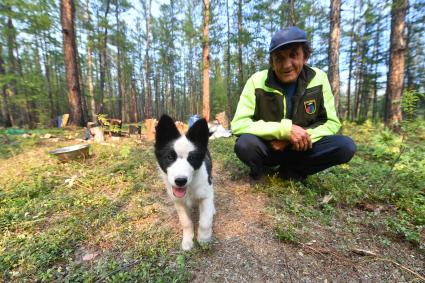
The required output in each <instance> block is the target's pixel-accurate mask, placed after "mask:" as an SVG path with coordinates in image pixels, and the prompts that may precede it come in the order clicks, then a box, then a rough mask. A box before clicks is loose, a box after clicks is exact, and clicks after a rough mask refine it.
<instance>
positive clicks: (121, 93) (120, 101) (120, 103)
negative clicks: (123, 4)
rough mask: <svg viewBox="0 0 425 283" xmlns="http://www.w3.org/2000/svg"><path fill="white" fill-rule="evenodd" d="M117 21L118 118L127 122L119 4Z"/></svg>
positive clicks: (116, 15) (116, 4)
mask: <svg viewBox="0 0 425 283" xmlns="http://www.w3.org/2000/svg"><path fill="white" fill-rule="evenodd" d="M115 19H116V22H117V35H116V45H117V76H118V82H117V88H118V116H117V117H116V118H118V119H121V120H123V121H124V120H125V110H124V108H125V107H124V90H123V88H124V87H123V78H122V73H121V60H122V58H121V42H120V19H119V2H118V1H117V2H116V3H115Z"/></svg>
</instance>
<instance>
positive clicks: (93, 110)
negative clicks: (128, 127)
mask: <svg viewBox="0 0 425 283" xmlns="http://www.w3.org/2000/svg"><path fill="white" fill-rule="evenodd" d="M86 21H87V26H88V27H89V29H90V27H91V19H90V4H89V0H87V2H86ZM87 32H88V42H87V87H88V90H89V97H90V116H91V121H92V122H94V123H96V121H97V115H96V101H95V99H94V91H93V59H92V44H93V36H92V33H91V30H88V31H87Z"/></svg>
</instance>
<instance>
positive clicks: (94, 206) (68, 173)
mask: <svg viewBox="0 0 425 283" xmlns="http://www.w3.org/2000/svg"><path fill="white" fill-rule="evenodd" d="M59 135H60V136H63V137H66V136H67V135H68V133H62V134H60V133H59ZM12 139H13V140H14V142H13V143H8V144H7V149H6V150H4V152H5V154H4V155H2V158H3V161H2V164H1V166H2V169H3V170H1V171H2V173H0V188H1V190H0V255H1V256H0V281H10V280H12V281H21V280H29V281H89V282H92V281H96V280H103V279H107V280H108V281H112V282H124V281H135V280H136V279H137V280H139V281H144V282H146V281H152V282H173V281H179V282H182V281H187V280H188V278H189V277H190V273H189V272H188V271H187V268H186V260H182V258H181V255H183V256H184V254H183V253H181V252H180V251H179V250H178V243H179V240H178V238H177V237H178V235H175V233H174V231H172V230H171V228H170V227H163V226H162V225H160V223H161V222H160V221H159V222H158V221H155V220H158V219H160V218H161V217H163V216H164V215H161V214H160V211H159V210H160V209H161V208H163V207H165V206H168V204H164V203H161V202H159V204H158V199H157V195H158V194H159V192H162V184H161V183H160V182H159V180H158V178H157V174H156V170H157V168H156V165H155V162H154V159H153V154H152V150H151V148H150V144H144V145H142V146H141V145H137V144H136V143H134V141H125V140H123V142H122V143H120V144H123V145H122V146H119V145H118V144H117V145H114V146H106V145H97V144H93V145H92V152H93V153H95V156H94V157H92V158H91V159H88V160H86V161H83V162H81V161H80V162H78V161H75V162H69V163H58V162H57V161H56V160H55V159H54V158H53V157H50V156H48V154H47V151H48V150H50V149H52V148H55V147H60V146H66V145H68V144H69V143H72V142H68V141H66V140H65V141H61V142H59V143H57V144H56V143H55V144H49V143H46V142H45V141H43V140H42V139H40V138H39V137H34V138H31V139H30V140H31V143H29V142H28V140H27V139H24V138H21V137H13V138H12ZM9 140H10V139H9ZM36 148H38V151H37V152H33V151H32V150H34V149H36ZM40 149H41V150H40ZM31 152H32V153H31ZM26 154H28V156H27V157H26V156H25V155H26ZM16 172H19V173H18V175H16ZM155 204H157V206H155ZM170 251H173V252H172V253H170ZM90 253H95V254H97V256H96V258H95V259H94V260H93V261H83V260H82V259H81V258H82V257H83V256H84V254H90ZM188 258H189V256H188Z"/></svg>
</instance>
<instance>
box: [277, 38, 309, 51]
mask: <svg viewBox="0 0 425 283" xmlns="http://www.w3.org/2000/svg"><path fill="white" fill-rule="evenodd" d="M301 42H307V40H305V39H296V40H291V41H287V42H284V43H282V44H279V45H277V46H276V47H275V48H273V49H272V50H269V53H272V52H273V51H275V50H276V49H279V48H281V47H282V46H285V45H288V44H291V43H301Z"/></svg>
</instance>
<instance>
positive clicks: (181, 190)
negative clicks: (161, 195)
mask: <svg viewBox="0 0 425 283" xmlns="http://www.w3.org/2000/svg"><path fill="white" fill-rule="evenodd" d="M185 194H186V187H174V186H173V195H174V196H175V197H176V198H182V197H184V195H185Z"/></svg>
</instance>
